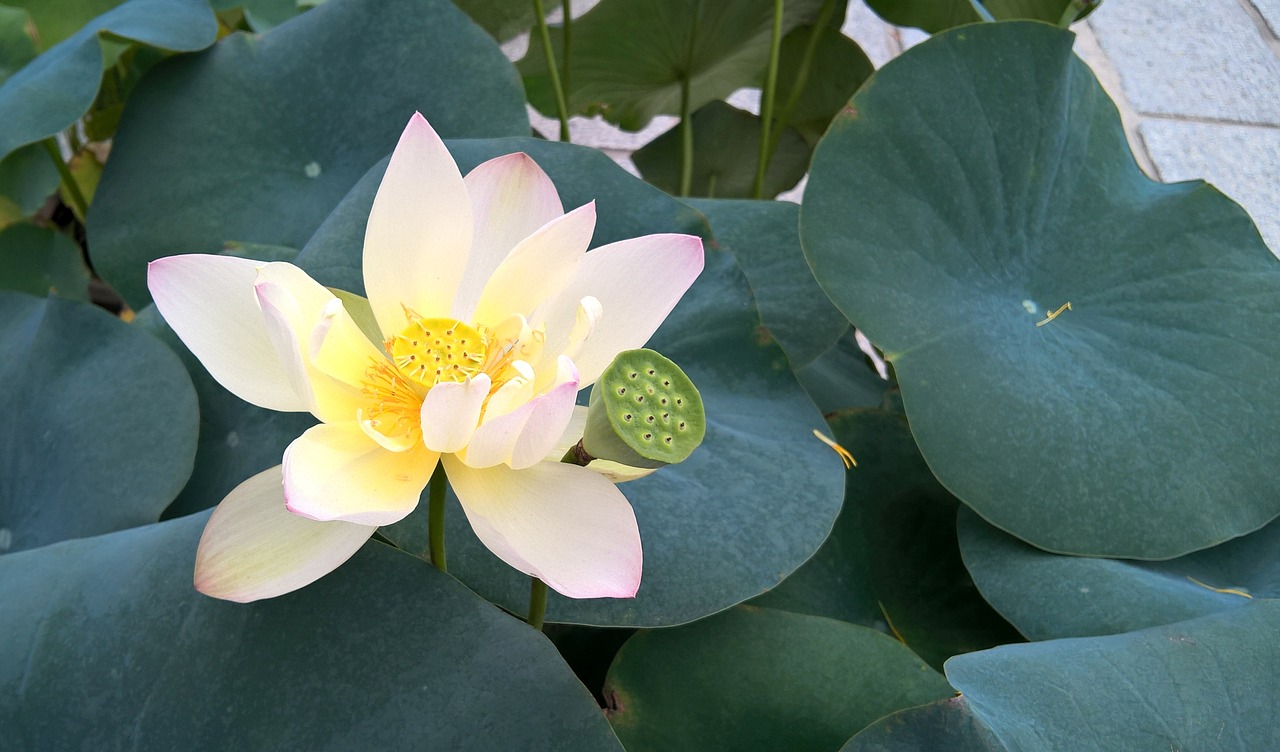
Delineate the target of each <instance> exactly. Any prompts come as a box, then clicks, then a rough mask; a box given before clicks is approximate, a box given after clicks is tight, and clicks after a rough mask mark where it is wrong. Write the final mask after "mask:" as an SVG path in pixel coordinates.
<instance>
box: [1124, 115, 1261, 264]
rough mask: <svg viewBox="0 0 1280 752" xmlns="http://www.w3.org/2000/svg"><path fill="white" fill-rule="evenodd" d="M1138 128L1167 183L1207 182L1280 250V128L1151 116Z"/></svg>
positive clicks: (1161, 175)
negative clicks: (1230, 199) (1246, 216)
mask: <svg viewBox="0 0 1280 752" xmlns="http://www.w3.org/2000/svg"><path fill="white" fill-rule="evenodd" d="M1139 130H1140V132H1141V133H1142V138H1143V140H1144V141H1145V142H1146V145H1147V152H1148V153H1149V154H1150V155H1151V158H1152V160H1154V161H1155V163H1156V166H1157V168H1158V169H1159V170H1160V177H1161V178H1162V179H1163V180H1164V181H1165V182H1167V183H1172V182H1176V181H1179V180H1191V179H1194V178H1204V179H1205V180H1207V181H1209V182H1210V183H1212V184H1213V185H1214V186H1216V187H1217V188H1218V189H1219V190H1221V191H1222V192H1223V193H1225V194H1227V195H1228V196H1230V197H1231V198H1232V199H1234V200H1235V201H1236V202H1237V203H1239V204H1240V205H1241V206H1243V207H1244V208H1245V211H1247V212H1249V215H1250V216H1251V217H1253V221H1254V223H1255V224H1257V225H1258V229H1259V231H1261V233H1262V237H1263V239H1264V240H1266V241H1267V245H1268V246H1270V247H1271V251H1272V252H1273V253H1276V254H1277V255H1280V128H1268V127H1257V126H1247V125H1221V124H1216V123H1190V122H1182V121H1176V120H1157V119H1149V120H1147V121H1146V122H1144V123H1143V124H1142V125H1141V126H1140V127H1139Z"/></svg>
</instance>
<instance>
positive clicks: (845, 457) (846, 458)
mask: <svg viewBox="0 0 1280 752" xmlns="http://www.w3.org/2000/svg"><path fill="white" fill-rule="evenodd" d="M813 435H814V436H816V437H818V441H821V442H822V443H823V444H826V445H827V446H829V447H831V448H832V449H834V450H835V452H836V454H838V455H840V461H841V462H843V463H844V469H845V470H848V469H849V468H853V467H857V466H858V461H857V460H855V459H854V458H853V455H852V454H849V450H848V449H845V448H844V447H842V446H840V445H839V444H837V443H836V442H835V441H833V440H831V439H828V438H827V437H826V436H823V435H822V433H820V432H819V431H818V429H816V428H815V429H813Z"/></svg>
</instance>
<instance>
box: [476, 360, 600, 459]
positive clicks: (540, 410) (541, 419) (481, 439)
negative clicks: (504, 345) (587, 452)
mask: <svg viewBox="0 0 1280 752" xmlns="http://www.w3.org/2000/svg"><path fill="white" fill-rule="evenodd" d="M558 371H559V373H558V375H557V377H556V380H555V383H554V385H553V386H552V388H551V389H549V390H547V391H546V392H544V393H543V394H540V395H538V396H537V397H534V398H532V399H530V400H528V401H527V402H524V404H521V405H519V406H518V407H516V408H515V409H514V410H512V411H510V412H508V413H506V414H503V415H499V416H498V417H495V418H492V419H490V418H489V416H488V410H486V414H485V421H484V422H483V423H482V424H481V425H480V427H479V428H477V429H476V432H475V435H474V436H472V437H471V441H469V442H468V443H467V448H466V450H465V451H464V452H463V453H461V454H460V455H459V458H460V459H462V461H463V462H465V463H466V464H467V465H469V466H471V467H475V468H483V467H492V466H493V465H497V464H500V463H505V464H507V465H510V466H512V467H515V468H523V467H528V466H530V465H533V464H535V463H537V462H540V461H542V459H543V458H544V457H545V456H546V453H547V451H548V447H550V446H553V445H554V444H555V443H556V442H557V441H559V439H560V436H561V435H562V434H563V433H564V429H565V426H567V425H568V423H569V420H570V418H571V417H572V415H573V403H574V399H575V397H576V396H577V394H578V371H577V369H576V368H574V367H573V361H571V360H569V359H568V358H561V359H560V362H559V364H558ZM508 386H511V385H510V384H508ZM504 389H505V387H504ZM498 396H499V395H494V398H495V399H496V398H497V397H498ZM493 402H494V399H490V400H489V410H491V409H493Z"/></svg>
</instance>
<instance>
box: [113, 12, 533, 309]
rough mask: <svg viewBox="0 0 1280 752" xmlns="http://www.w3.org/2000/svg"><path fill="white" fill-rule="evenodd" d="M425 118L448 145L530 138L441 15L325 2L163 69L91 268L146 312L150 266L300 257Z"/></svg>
mask: <svg viewBox="0 0 1280 752" xmlns="http://www.w3.org/2000/svg"><path fill="white" fill-rule="evenodd" d="M135 1H136V0H135ZM414 110H421V111H422V112H423V113H424V114H425V115H426V117H427V118H428V119H429V120H430V121H431V123H432V125H433V126H434V127H435V128H436V130H437V131H439V132H440V133H441V134H442V135H445V136H459V135H464V134H465V135H475V136H497V135H508V134H524V133H527V132H528V120H527V118H526V115H525V110H524V104H523V102H522V99H521V96H520V87H519V81H518V80H517V79H516V76H515V71H514V70H513V69H512V68H511V64H510V63H509V62H507V60H506V58H505V57H503V55H502V53H501V51H500V50H499V49H498V48H497V45H496V44H495V43H494V42H493V40H492V39H489V38H488V37H487V36H485V34H484V33H483V32H482V31H481V30H480V29H478V28H476V27H475V25H474V24H473V23H471V21H470V20H468V19H467V18H466V16H464V15H463V14H462V12H461V11H459V10H458V9H457V8H454V7H453V6H452V5H451V4H450V3H448V2H446V1H445V0H330V1H329V2H326V3H325V4H323V5H321V6H320V7H317V8H316V9H315V10H313V11H308V12H306V13H304V14H302V15H301V16H299V17H297V18H296V19H293V20H292V21H289V22H288V23H286V24H284V25H282V26H280V27H278V28H276V29H274V30H272V31H270V32H268V33H266V34H263V35H260V36H258V35H253V36H251V35H246V34H234V35H232V36H230V37H227V38H226V39H224V40H222V41H221V42H220V43H219V44H218V45H216V46H215V47H214V48H213V49H211V50H208V51H206V52H204V53H202V54H199V55H191V56H186V57H182V58H178V59H174V60H168V61H165V62H164V63H162V64H160V65H158V66H156V67H155V68H154V69H152V70H151V71H150V72H149V73H148V74H147V76H146V78H145V79H144V80H143V82H142V83H141V84H140V85H139V86H138V88H137V90H136V91H135V92H134V94H133V96H132V97H131V99H130V100H129V107H128V108H127V109H126V110H125V113H124V117H123V118H122V120H121V122H120V130H119V133H118V134H117V136H116V140H115V146H114V148H113V150H112V154H111V160H110V163H109V164H108V166H107V169H106V172H105V173H104V174H103V176H102V195H101V196H100V197H99V199H98V200H97V201H95V202H94V206H93V210H92V211H91V212H90V213H89V226H88V230H89V245H90V247H92V248H93V249H94V251H93V252H94V263H95V265H96V266H97V269H98V271H99V272H100V273H101V274H102V275H103V276H104V277H105V278H106V279H107V280H108V281H109V282H111V283H112V285H114V286H115V287H116V289H117V290H119V292H120V294H121V295H123V296H124V298H125V299H126V300H128V301H129V302H130V304H132V305H133V306H134V307H141V306H142V305H145V304H146V302H147V301H148V300H149V295H148V294H147V291H146V286H145V262H147V261H150V260H153V259H156V258H159V257H161V256H166V255H170V254H173V253H189V252H197V251H217V250H219V249H221V248H222V246H223V243H224V242H226V241H228V240H235V241H240V242H248V243H266V244H272V245H284V246H293V247H301V246H302V245H303V244H304V243H306V241H307V239H308V238H310V237H311V235H312V233H313V232H314V231H315V229H316V227H318V226H319V224H320V223H321V222H322V221H323V220H324V218H325V217H326V216H327V215H328V214H329V211H330V210H332V208H333V207H334V205H335V204H336V203H337V202H338V201H339V200H340V199H341V198H342V197H343V196H344V195H346V193H347V191H348V190H349V189H350V188H351V186H352V185H353V184H354V183H355V182H356V180H358V179H359V178H360V176H362V175H364V173H365V171H366V170H368V169H369V167H370V165H372V164H373V163H374V162H377V161H378V160H379V159H380V158H382V157H383V156H385V155H386V154H387V153H388V152H389V151H390V150H391V149H392V147H394V146H395V144H396V140H397V139H398V138H399V135H400V132H401V131H402V130H403V129H404V126H405V123H407V122H408V121H409V117H410V116H411V115H412V114H413V112H414Z"/></svg>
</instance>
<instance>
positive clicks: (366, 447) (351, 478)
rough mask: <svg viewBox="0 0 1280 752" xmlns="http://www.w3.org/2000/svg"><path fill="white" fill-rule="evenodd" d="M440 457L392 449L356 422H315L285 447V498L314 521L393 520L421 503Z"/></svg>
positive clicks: (423, 450)
mask: <svg viewBox="0 0 1280 752" xmlns="http://www.w3.org/2000/svg"><path fill="white" fill-rule="evenodd" d="M438 457H439V455H438V454H437V453H436V452H432V451H430V450H428V449H426V448H424V447H422V445H418V446H417V447H416V448H414V449H410V450H408V451H404V452H391V451H387V450H386V449H384V448H383V447H382V446H380V445H379V444H378V443H377V442H375V441H374V440H373V439H371V438H369V437H368V436H366V435H365V433H364V431H362V430H361V429H360V426H359V425H358V424H357V423H355V422H350V423H333V424H327V423H322V424H320V425H318V426H312V427H311V428H309V429H307V431H306V433H304V434H302V435H301V436H299V437H298V438H296V439H294V441H293V443H292V444H290V445H289V448H288V449H286V450H285V452H284V496H285V503H286V504H287V505H288V508H289V510H290V511H291V512H293V513H294V514H299V515H302V516H303V517H309V518H311V519H313V520H346V521H347V522H356V523H359V524H361V525H390V524H391V523H393V522H396V521H398V520H401V519H403V518H404V516H405V515H407V514H409V513H410V512H412V511H413V509H414V507H416V506H417V505H418V496H420V495H421V494H422V489H423V488H425V487H426V485H427V480H429V479H430V478H431V472H432V470H434V469H435V466H436V460H437V459H438Z"/></svg>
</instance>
